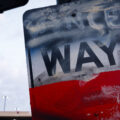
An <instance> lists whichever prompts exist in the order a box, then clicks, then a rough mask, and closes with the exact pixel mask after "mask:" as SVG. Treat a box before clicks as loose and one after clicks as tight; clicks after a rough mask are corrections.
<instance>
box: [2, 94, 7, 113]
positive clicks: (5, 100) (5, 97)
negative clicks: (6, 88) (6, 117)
mask: <svg viewBox="0 0 120 120" xmlns="http://www.w3.org/2000/svg"><path fill="white" fill-rule="evenodd" d="M3 99H4V108H3V109H4V112H5V108H6V102H7V99H8V96H3Z"/></svg>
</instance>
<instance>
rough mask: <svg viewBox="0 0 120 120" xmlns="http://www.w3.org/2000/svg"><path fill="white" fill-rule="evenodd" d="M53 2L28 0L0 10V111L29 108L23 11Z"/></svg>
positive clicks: (52, 2)
mask: <svg viewBox="0 0 120 120" xmlns="http://www.w3.org/2000/svg"><path fill="white" fill-rule="evenodd" d="M55 4H56V0H29V2H28V4H27V5H25V6H23V7H19V8H16V9H12V10H9V11H6V12H4V13H3V14H0V111H16V110H19V111H30V100H29V85H28V75H27V65H26V54H25V44H24V32H23V14H24V12H25V11H27V10H30V9H34V8H40V7H45V6H49V5H55Z"/></svg>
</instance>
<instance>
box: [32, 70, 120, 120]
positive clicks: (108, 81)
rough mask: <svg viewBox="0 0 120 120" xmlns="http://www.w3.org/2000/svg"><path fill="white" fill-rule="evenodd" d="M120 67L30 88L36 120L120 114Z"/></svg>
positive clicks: (80, 119)
mask: <svg viewBox="0 0 120 120" xmlns="http://www.w3.org/2000/svg"><path fill="white" fill-rule="evenodd" d="M119 96H120V71H114V72H105V73H101V74H100V75H99V76H98V77H96V78H94V79H93V80H91V81H89V82H83V81H80V80H72V81H66V82H59V83H55V84H50V85H45V86H41V87H36V88H31V89H30V99H31V108H32V117H33V120H67V119H68V120H98V119H102V118H103V119H110V118H111V119H113V120H116V119H118V118H120V113H119V112H120V99H119Z"/></svg>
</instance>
